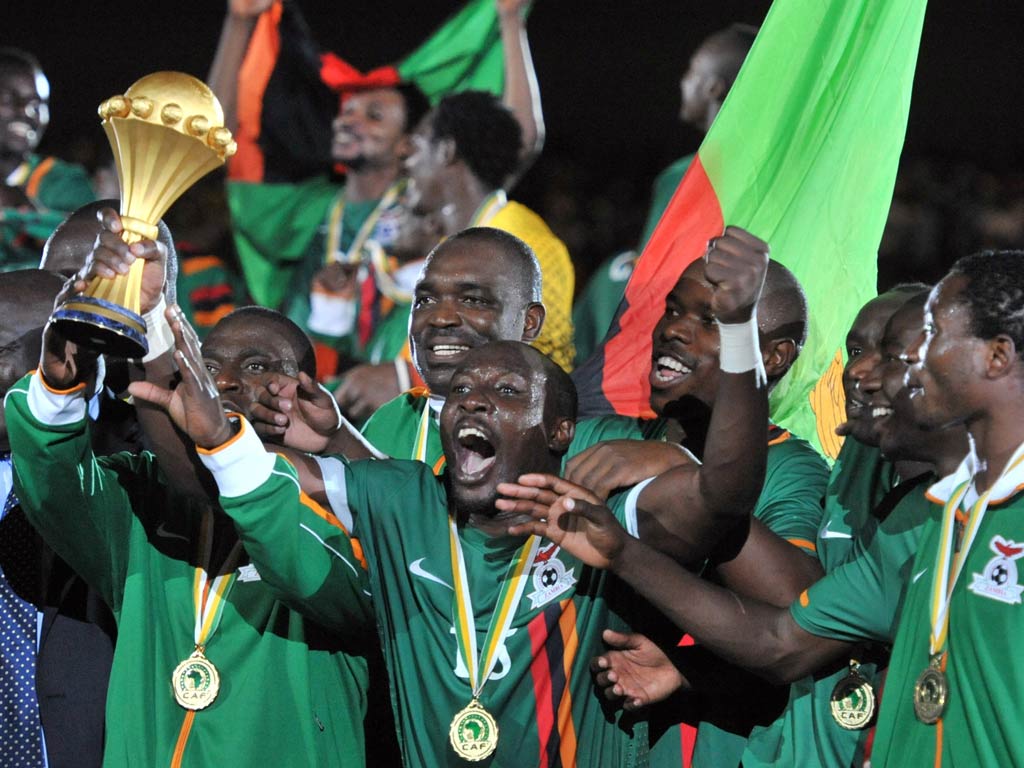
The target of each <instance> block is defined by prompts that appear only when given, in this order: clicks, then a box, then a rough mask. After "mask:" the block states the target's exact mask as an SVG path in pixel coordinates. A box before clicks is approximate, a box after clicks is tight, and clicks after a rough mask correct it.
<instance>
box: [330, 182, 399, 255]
mask: <svg viewBox="0 0 1024 768" xmlns="http://www.w3.org/2000/svg"><path fill="white" fill-rule="evenodd" d="M404 189H405V179H402V180H401V181H396V182H395V183H394V184H392V185H391V186H390V187H388V191H387V192H385V193H384V197H382V198H381V199H380V202H379V203H377V207H376V208H374V209H373V212H372V213H370V215H369V216H367V217H366V221H364V222H363V226H361V227H360V228H359V231H358V232H356V236H355V238H354V239H353V240H352V244H351V245H350V246H349V247H348V250H347V251H343V250H341V234H342V229H343V224H344V222H345V190H342V191H341V194H340V195H338V199H337V201H336V202H335V203H334V207H333V208H331V215H330V218H329V219H328V223H327V252H326V253H325V254H324V263H326V264H330V263H331V262H334V261H341V262H345V263H347V264H357V263H358V262H359V261H360V258H359V252H360V250H362V247H363V244H364V243H365V242H366V241H367V240H368V239H369V237H370V235H372V234H373V230H374V227H376V226H377V222H378V221H379V220H380V217H381V216H382V215H383V213H384V211H386V210H387V209H388V208H390V207H391V206H392V205H393V204H394V202H395V200H397V199H398V196H399V195H400V194H401V193H402V190H404Z"/></svg>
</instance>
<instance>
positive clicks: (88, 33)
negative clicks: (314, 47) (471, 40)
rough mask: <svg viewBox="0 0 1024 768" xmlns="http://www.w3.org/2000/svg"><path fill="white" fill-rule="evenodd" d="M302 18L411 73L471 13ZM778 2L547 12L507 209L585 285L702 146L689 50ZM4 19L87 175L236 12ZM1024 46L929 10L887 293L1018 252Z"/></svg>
mask: <svg viewBox="0 0 1024 768" xmlns="http://www.w3.org/2000/svg"><path fill="white" fill-rule="evenodd" d="M822 1H823V2H824V1H825V0H822ZM834 1H839V2H841V1H842V0H834ZM299 4H300V6H301V8H302V9H303V12H304V13H305V15H306V17H307V19H308V20H309V22H310V24H311V26H312V27H313V29H314V32H315V34H316V35H317V37H318V39H319V40H320V41H321V42H322V44H323V45H324V46H325V47H328V48H331V49H333V50H336V51H337V52H339V53H341V54H342V55H343V56H345V57H346V58H347V59H348V60H350V61H352V62H353V63H354V64H356V65H359V66H364V67H370V66H375V65H380V64H383V63H388V62H391V61H395V60H397V59H399V58H401V57H402V56H403V55H404V54H406V53H408V52H409V51H411V50H412V49H413V48H414V47H415V46H416V45H417V44H418V43H420V42H421V41H422V40H423V39H424V38H425V37H426V36H427V35H428V34H429V33H430V31H432V30H433V28H434V27H436V26H437V25H438V24H440V23H441V22H442V21H443V20H444V19H445V18H446V17H447V16H448V15H449V14H450V13H451V12H453V11H454V10H455V9H456V8H458V7H460V3H459V2H458V1H457V0H443V1H442V0H431V1H430V2H413V1H412V0H347V1H346V2H336V1H335V2H329V1H328V0H300V1H299ZM769 5H770V3H769V2H765V1H763V0H747V1H746V2H739V1H738V0H718V1H717V2H714V3H704V4H697V3H692V2H672V1H671V0H627V1H626V2H613V1H612V0H591V1H590V2H584V1H583V0H538V1H537V3H536V5H535V8H534V10H533V13H532V15H531V17H530V23H529V31H530V40H531V44H532V48H533V54H534V60H535V63H536V67H537V72H538V77H539V80H540V85H541V92H542V96H543V100H544V115H545V120H546V124H547V129H548V138H547V144H546V147H545V150H544V153H543V155H542V156H541V158H540V160H539V161H538V162H537V164H536V165H535V166H534V167H533V169H532V170H531V171H530V173H529V174H528V175H527V176H526V178H525V179H524V180H523V182H522V183H521V184H520V186H519V187H518V188H517V189H516V190H515V192H514V195H515V196H516V197H517V198H520V199H522V200H524V201H525V202H527V203H528V204H530V205H531V206H533V207H535V208H537V209H538V210H540V211H541V212H542V213H543V214H544V215H545V216H546V217H547V218H548V219H549V220H550V222H551V223H552V226H553V227H554V228H555V229H556V230H557V231H558V232H559V234H561V235H562V237H563V238H564V239H565V240H566V241H567V242H568V244H569V246H570V251H571V252H572V253H573V256H574V259H575V261H576V262H577V266H578V269H579V272H580V277H581V282H582V278H585V276H586V275H587V274H588V273H589V271H590V270H591V269H592V268H593V266H595V265H596V263H597V262H599V261H601V260H603V259H604V258H605V257H607V256H609V255H611V254H612V253H614V252H615V251H617V250H619V249H622V248H626V247H629V246H631V245H632V244H633V243H634V241H635V239H636V237H637V235H638V233H639V229H640V226H641V223H642V219H643V216H644V213H645V210H646V204H647V198H648V195H649V190H650V184H651V181H652V180H653V178H654V176H655V175H656V173H657V172H658V171H659V170H660V169H661V168H662V167H664V166H665V165H666V164H668V163H669V162H671V161H672V160H674V159H675V158H677V157H679V156H681V155H683V154H686V153H688V152H692V151H693V150H694V149H696V146H697V144H698V142H699V138H700V137H699V135H698V134H697V133H696V132H695V131H693V130H692V129H690V128H687V127H684V126H682V125H681V124H680V123H679V122H678V119H677V112H678V108H679V95H678V81H679V77H680V75H681V74H682V72H683V71H684V70H685V68H686V63H687V61H688V59H689V56H690V53H691V52H692V51H693V49H694V48H695V47H696V46H697V45H698V44H699V43H700V41H701V40H702V39H703V38H704V37H705V36H706V35H707V34H709V33H710V32H713V31H715V30H716V29H719V28H721V27H723V26H725V25H727V24H728V23H730V22H732V21H746V22H750V23H760V22H761V21H762V20H763V17H764V14H765V13H766V11H767V9H768V7H769ZM4 6H5V8H4V10H3V11H2V15H3V17H4V18H3V22H2V24H0V44H3V45H15V46H18V47H23V48H26V49H28V50H31V51H32V52H34V53H35V54H36V55H37V56H38V57H39V59H40V61H41V63H42V65H43V68H44V70H45V71H46V73H47V74H48V76H49V78H50V82H51V86H52V90H53V94H52V100H51V106H52V120H51V125H50V129H49V131H48V133H47V135H46V137H45V138H44V146H43V149H44V150H45V151H48V152H51V153H55V154H59V155H62V156H65V157H70V158H71V159H78V160H79V161H81V162H85V163H86V164H87V165H94V164H96V163H97V162H99V161H101V160H102V156H101V155H100V154H98V152H97V150H96V149H95V148H94V147H97V146H98V147H99V148H100V149H99V152H102V151H104V150H103V149H102V147H103V143H104V140H103V137H102V132H101V130H100V127H99V120H98V119H97V118H96V116H95V114H96V112H95V110H96V106H97V105H98V104H99V103H100V102H101V101H102V100H103V99H105V98H107V97H109V96H111V95H113V94H115V93H120V92H123V90H124V89H125V88H127V86H128V85H130V84H131V83H132V82H133V81H134V80H136V79H137V78H138V77H140V76H142V75H144V74H146V73H148V72H151V71H154V70H159V69H180V70H183V71H186V72H190V73H192V74H195V75H197V76H199V77H205V75H206V73H207V70H208V68H209V64H210V61H211V58H212V55H213V51H214V48H215V46H216V42H217V37H218V34H219V31H220V25H221V21H222V19H223V14H224V11H225V5H224V3H223V2H217V1H215V0H204V1H202V2H201V1H200V0H192V2H177V3H174V2H169V1H168V0H149V2H132V1H130V0H107V2H104V3H86V2H70V1H65V2H45V1H43V2H28V3H18V2H16V0H7V2H5V3H4ZM1022 32H1024V6H1022V4H1021V3H1019V2H1017V1H1016V0H1001V1H999V0H972V2H951V1H950V0H945V1H944V2H933V3H931V4H930V6H929V8H928V12H927V16H926V19H925V27H924V35H923V40H922V44H921V52H920V58H919V62H918V69H917V77H916V81H915V87H914V96H913V102H912V107H911V113H910V125H909V129H908V135H907V143H906V148H905V151H904V160H903V165H902V168H901V177H900V182H899V184H898V187H897V205H896V206H895V207H894V220H893V223H892V227H891V228H890V229H891V231H887V233H886V239H885V242H884V243H883V249H882V250H883V264H882V269H881V271H882V278H881V282H883V283H885V282H891V281H892V280H894V279H903V278H905V277H922V278H928V277H931V276H932V274H931V273H936V272H939V271H941V269H942V268H943V266H944V265H945V264H946V263H948V262H949V261H950V260H951V259H952V258H954V257H955V256H957V255H961V254H962V253H963V252H964V250H963V249H965V248H974V247H976V246H978V245H985V244H995V245H1013V244H1019V243H1020V238H1021V237H1022V236H1024V180H1022V174H1021V171H1022V168H1024V139H1022V138H1021V133H1022V132H1021V122H1022V113H1024V110H1022V102H1024V75H1022V72H1024V48H1022V40H1021V37H1022ZM993 217H994V218H993ZM886 260H888V261H892V262H897V261H898V267H887V266H886ZM890 273H892V274H890ZM904 273H906V274H904Z"/></svg>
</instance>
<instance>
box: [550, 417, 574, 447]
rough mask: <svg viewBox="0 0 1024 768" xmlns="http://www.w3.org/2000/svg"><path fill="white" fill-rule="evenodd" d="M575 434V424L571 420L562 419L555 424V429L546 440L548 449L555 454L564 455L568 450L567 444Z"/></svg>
mask: <svg viewBox="0 0 1024 768" xmlns="http://www.w3.org/2000/svg"><path fill="white" fill-rule="evenodd" d="M575 434H576V422H575V421H574V420H573V419H569V418H566V417H562V418H560V419H559V420H558V422H557V423H556V424H555V428H554V430H553V431H552V433H551V438H550V439H549V440H548V447H549V448H550V449H551V450H552V451H554V452H555V453H565V452H566V451H568V450H569V443H571V442H572V439H573V437H574V436H575Z"/></svg>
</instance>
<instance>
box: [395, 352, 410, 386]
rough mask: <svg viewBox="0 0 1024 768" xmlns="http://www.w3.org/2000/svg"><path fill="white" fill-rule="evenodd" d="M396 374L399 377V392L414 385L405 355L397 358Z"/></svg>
mask: <svg viewBox="0 0 1024 768" xmlns="http://www.w3.org/2000/svg"><path fill="white" fill-rule="evenodd" d="M395 375H396V376H397V377H398V393H399V394H402V393H403V392H407V391H408V390H409V388H410V387H411V386H412V380H411V379H410V378H409V364H408V363H407V362H405V358H404V357H396V358H395Z"/></svg>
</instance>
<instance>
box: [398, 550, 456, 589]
mask: <svg viewBox="0 0 1024 768" xmlns="http://www.w3.org/2000/svg"><path fill="white" fill-rule="evenodd" d="M426 559H427V558H425V557H421V558H420V559H419V560H413V561H412V562H411V563H409V573H411V574H412V575H413V576H419V577H420V578H421V579H426V580H427V581H433V582H434V583H435V584H440V585H441V586H442V587H448V589H452V585H451V584H449V583H448V582H446V581H443V580H442V579H439V578H438V577H437V576H435V575H434V574H432V573H431V572H430V571H425V570H423V565H422V563H423V561H424V560H426ZM452 591H454V590H452Z"/></svg>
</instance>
